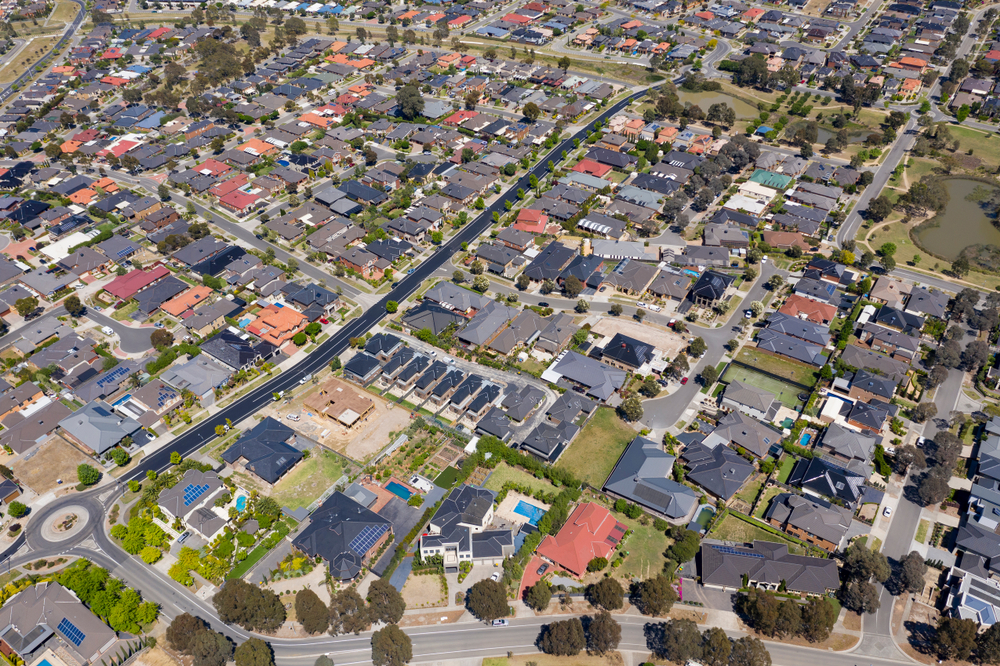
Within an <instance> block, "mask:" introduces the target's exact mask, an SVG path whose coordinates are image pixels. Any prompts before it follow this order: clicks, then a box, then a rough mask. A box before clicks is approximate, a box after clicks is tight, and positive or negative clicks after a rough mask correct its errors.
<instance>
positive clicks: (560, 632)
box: [539, 617, 587, 657]
mask: <svg viewBox="0 0 1000 666" xmlns="http://www.w3.org/2000/svg"><path fill="white" fill-rule="evenodd" d="M539 647H540V648H541V650H542V652H544V653H545V654H554V655H557V656H561V657H572V656H573V655H577V654H580V650H583V649H584V648H585V647H587V639H586V637H585V636H584V633H583V623H582V622H580V618H578V617H574V618H570V619H569V620H563V621H562V622H553V623H551V624H549V625H548V626H546V627H545V628H544V629H543V630H542V638H541V641H539Z"/></svg>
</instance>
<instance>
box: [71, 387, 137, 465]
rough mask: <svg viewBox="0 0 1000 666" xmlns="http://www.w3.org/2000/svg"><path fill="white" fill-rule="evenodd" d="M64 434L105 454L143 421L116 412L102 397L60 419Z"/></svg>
mask: <svg viewBox="0 0 1000 666" xmlns="http://www.w3.org/2000/svg"><path fill="white" fill-rule="evenodd" d="M59 427H60V428H61V429H62V434H63V436H64V437H65V438H66V439H68V440H70V441H71V442H73V443H75V444H77V445H79V446H81V447H83V448H84V449H85V450H87V451H89V452H91V453H94V454H96V455H99V456H100V455H104V454H105V453H107V452H108V451H110V450H111V449H113V448H115V447H117V446H118V445H119V443H121V441H122V440H123V439H124V438H126V437H132V436H133V435H135V434H136V433H137V432H139V430H141V429H142V425H141V424H140V423H139V422H138V421H136V420H135V419H132V418H123V417H121V416H119V415H118V414H115V413H114V412H113V411H112V409H111V406H110V405H108V403H106V402H104V401H103V400H93V401H91V402H89V403H87V404H86V405H84V406H83V407H82V408H80V409H79V410H77V411H76V412H73V414H71V415H70V416H68V417H67V418H65V419H63V420H62V421H60V422H59Z"/></svg>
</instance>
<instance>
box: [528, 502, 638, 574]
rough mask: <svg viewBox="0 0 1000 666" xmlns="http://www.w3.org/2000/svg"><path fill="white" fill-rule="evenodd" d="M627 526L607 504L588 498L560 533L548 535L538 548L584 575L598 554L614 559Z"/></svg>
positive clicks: (545, 555) (547, 556)
mask: <svg viewBox="0 0 1000 666" xmlns="http://www.w3.org/2000/svg"><path fill="white" fill-rule="evenodd" d="M626 529H627V528H626V527H625V526H624V525H622V524H621V523H619V522H618V521H617V520H615V518H614V516H612V515H611V512H610V511H608V510H607V509H605V508H604V507H603V506H601V505H599V504H594V503H592V502H587V503H585V504H581V505H579V506H578V507H576V509H574V511H573V513H572V514H571V515H570V517H569V520H567V521H566V524H565V525H563V526H562V529H561V530H559V534H557V535H555V536H552V535H548V536H546V537H545V538H544V539H543V540H542V543H541V545H539V546H538V550H537V551H536V552H537V553H538V554H539V555H541V556H542V557H544V558H545V559H547V560H550V561H552V562H553V563H555V565H556V566H559V567H562V568H563V569H565V570H566V571H568V572H570V573H571V574H573V575H574V576H582V575H583V574H585V573H587V564H588V563H589V562H590V561H591V560H592V559H594V558H595V557H604V558H608V559H610V555H611V552H612V551H613V550H614V549H615V546H617V545H618V542H619V541H621V539H622V536H624V535H625V531H626Z"/></svg>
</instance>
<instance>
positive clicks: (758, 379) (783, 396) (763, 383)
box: [722, 363, 803, 409]
mask: <svg viewBox="0 0 1000 666" xmlns="http://www.w3.org/2000/svg"><path fill="white" fill-rule="evenodd" d="M737 379H738V380H739V381H741V382H743V383H744V384H749V385H750V386H756V387H757V388H759V389H764V390H765V391H769V392H770V393H773V394H774V397H775V398H777V399H778V401H779V402H781V404H783V405H784V406H785V407H788V408H790V409H796V408H797V407H801V406H802V401H801V400H799V397H798V396H799V393H802V391H803V389H800V388H796V387H795V386H792V385H791V384H787V383H785V382H783V381H781V380H780V379H775V378H774V377H771V376H768V375H765V374H762V373H759V372H757V371H756V370H753V369H752V368H748V367H746V366H742V365H737V364H735V363H730V364H729V369H728V370H726V374H725V375H724V376H723V377H722V381H723V382H725V383H726V384H732V383H733V382H734V381H735V380H737Z"/></svg>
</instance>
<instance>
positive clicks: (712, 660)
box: [701, 627, 733, 666]
mask: <svg viewBox="0 0 1000 666" xmlns="http://www.w3.org/2000/svg"><path fill="white" fill-rule="evenodd" d="M732 651H733V641H732V640H731V639H730V638H729V636H728V635H727V634H726V632H725V630H723V629H720V628H719V627H710V628H708V629H706V630H705V632H704V633H703V634H702V635H701V662H702V663H703V664H705V666H727V664H729V655H730V654H732Z"/></svg>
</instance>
